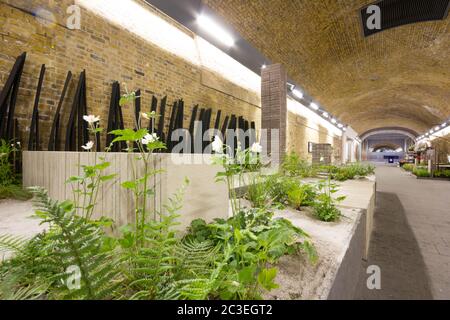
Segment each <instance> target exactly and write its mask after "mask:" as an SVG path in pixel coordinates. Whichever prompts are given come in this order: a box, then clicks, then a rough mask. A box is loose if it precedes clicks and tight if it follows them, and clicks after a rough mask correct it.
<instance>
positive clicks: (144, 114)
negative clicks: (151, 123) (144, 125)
mask: <svg viewBox="0 0 450 320" xmlns="http://www.w3.org/2000/svg"><path fill="white" fill-rule="evenodd" d="M141 117H142V118H143V119H146V120H150V115H149V114H148V113H147V112H141Z"/></svg>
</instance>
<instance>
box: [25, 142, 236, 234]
mask: <svg viewBox="0 0 450 320" xmlns="http://www.w3.org/2000/svg"><path fill="white" fill-rule="evenodd" d="M96 156H97V158H98V157H106V161H108V162H110V163H111V166H110V167H109V168H108V169H107V170H106V171H105V172H104V174H105V175H109V174H113V173H116V174H117V177H116V179H115V180H113V181H110V182H107V183H105V184H104V185H103V186H102V187H101V190H100V192H99V197H98V201H97V205H96V210H95V215H94V217H97V218H98V217H100V216H106V217H109V218H112V219H114V221H115V222H116V223H117V224H118V225H124V224H127V223H132V222H133V220H134V211H135V201H134V197H133V194H132V192H131V191H129V190H126V189H124V188H123V187H121V183H123V182H125V181H129V180H132V179H133V178H132V177H133V175H132V161H133V159H134V158H135V157H136V156H137V155H136V154H127V153H108V154H106V153H97V155H96ZM176 157H177V158H176V159H173V158H172V156H171V154H155V155H153V156H152V158H151V161H152V169H155V170H163V173H162V174H160V175H158V176H156V177H153V178H151V179H150V181H149V186H150V187H152V188H154V191H155V195H154V197H152V198H151V199H150V201H149V203H148V206H147V209H148V210H149V212H152V213H154V215H153V218H155V219H156V218H157V215H156V212H164V204H165V203H167V200H168V198H169V197H171V195H173V194H174V193H175V192H176V191H177V190H178V189H179V188H180V187H181V185H182V184H183V181H184V179H185V178H188V179H189V181H190V183H189V186H188V188H187V190H186V194H185V197H184V202H183V208H182V209H181V210H180V212H179V214H180V215H181V217H180V218H179V222H180V226H179V228H180V230H181V229H184V228H185V227H187V226H189V224H190V222H191V221H192V220H194V219H197V218H201V219H205V220H206V221H211V220H213V219H214V218H227V217H228V205H229V204H228V193H227V188H226V185H225V184H224V183H215V182H214V181H215V175H216V173H217V172H218V171H219V170H220V169H221V168H220V167H217V166H212V165H208V164H204V160H208V159H210V157H208V156H204V155H190V154H187V155H177V156H176ZM95 160H96V159H95V154H94V153H87V152H47V151H25V152H23V185H24V186H25V187H30V186H41V187H44V188H46V189H47V190H48V192H49V195H50V196H51V197H52V198H53V199H55V200H59V201H63V200H67V199H72V198H73V193H72V187H71V186H70V185H68V184H66V183H65V181H66V180H67V179H68V178H69V177H71V176H77V175H79V174H80V167H79V164H81V165H83V164H93V163H94V161H95ZM174 160H176V161H174ZM191 160H192V161H191ZM97 161H99V159H97ZM179 163H198V164H179ZM137 172H143V166H141V167H137Z"/></svg>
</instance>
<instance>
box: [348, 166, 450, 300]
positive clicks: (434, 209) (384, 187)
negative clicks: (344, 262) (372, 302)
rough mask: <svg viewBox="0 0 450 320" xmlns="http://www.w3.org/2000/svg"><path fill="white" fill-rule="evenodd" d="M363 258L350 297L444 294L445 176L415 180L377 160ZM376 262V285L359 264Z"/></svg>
mask: <svg viewBox="0 0 450 320" xmlns="http://www.w3.org/2000/svg"><path fill="white" fill-rule="evenodd" d="M376 175H377V204H376V210H375V218H374V231H373V235H372V240H371V248H370V252H369V259H368V261H367V263H365V264H364V266H363V268H364V272H361V277H360V281H359V285H358V289H357V294H356V297H355V298H356V299H450V181H431V180H417V179H416V178H415V177H413V176H412V175H410V174H408V173H406V172H405V171H403V170H401V169H399V168H396V167H390V166H379V167H377V169H376ZM368 265H378V266H379V267H380V268H381V290H368V289H367V285H366V281H367V277H368V275H367V274H366V273H365V270H366V268H367V266H368Z"/></svg>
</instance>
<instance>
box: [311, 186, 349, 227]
mask: <svg viewBox="0 0 450 320" xmlns="http://www.w3.org/2000/svg"><path fill="white" fill-rule="evenodd" d="M318 189H319V194H318V195H317V198H316V201H315V203H314V214H315V215H316V217H317V218H319V220H322V221H325V222H332V221H337V220H338V219H339V217H340V215H341V212H340V210H339V209H338V208H337V207H336V204H337V203H339V202H341V201H343V200H344V199H345V198H346V197H345V196H341V197H337V198H336V199H334V198H333V194H335V193H336V192H338V188H337V185H336V184H335V183H332V182H331V179H330V178H329V179H328V180H324V181H321V182H320V183H319V185H318Z"/></svg>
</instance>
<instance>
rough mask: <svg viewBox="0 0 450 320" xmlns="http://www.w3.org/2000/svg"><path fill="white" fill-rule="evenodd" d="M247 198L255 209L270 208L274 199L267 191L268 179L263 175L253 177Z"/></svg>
mask: <svg viewBox="0 0 450 320" xmlns="http://www.w3.org/2000/svg"><path fill="white" fill-rule="evenodd" d="M246 197H247V199H248V200H249V201H250V202H251V203H252V205H253V207H255V208H269V207H270V206H271V205H272V199H270V194H269V191H268V189H267V183H266V178H265V177H262V176H261V175H257V176H255V177H253V178H252V179H251V182H250V184H249V185H248V187H247V192H246Z"/></svg>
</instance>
